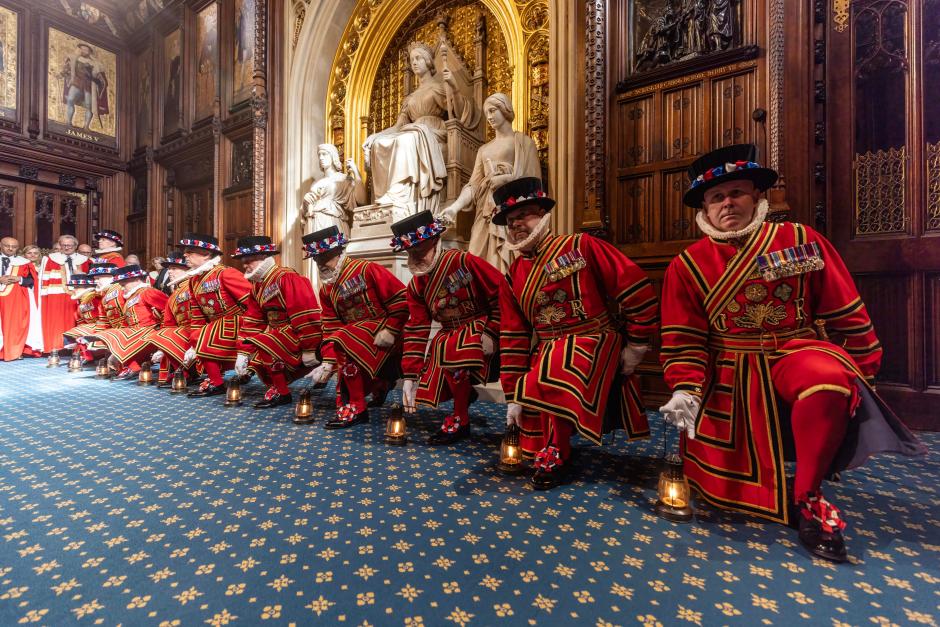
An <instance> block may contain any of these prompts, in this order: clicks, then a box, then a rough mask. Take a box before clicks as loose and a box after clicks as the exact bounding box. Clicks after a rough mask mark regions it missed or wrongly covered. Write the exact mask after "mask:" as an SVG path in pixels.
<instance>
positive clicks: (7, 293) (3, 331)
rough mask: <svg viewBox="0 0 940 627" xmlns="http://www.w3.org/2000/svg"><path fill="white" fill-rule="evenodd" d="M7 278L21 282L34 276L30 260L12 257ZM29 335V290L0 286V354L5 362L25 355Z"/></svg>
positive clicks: (17, 286) (17, 285)
mask: <svg viewBox="0 0 940 627" xmlns="http://www.w3.org/2000/svg"><path fill="white" fill-rule="evenodd" d="M9 259H10V261H9V263H8V264H7V265H8V267H7V271H6V275H5V276H15V277H19V279H20V281H22V280H23V279H27V278H28V277H30V276H32V275H31V274H30V271H29V266H30V265H32V264H30V262H29V260H28V259H26V258H25V257H10V258H9ZM28 333H29V289H28V288H25V287H23V286H22V285H19V284H17V283H11V284H10V285H0V348H2V350H0V354H2V356H3V361H14V360H16V359H19V358H20V357H21V356H22V354H23V347H24V346H26V336H27V334H28Z"/></svg>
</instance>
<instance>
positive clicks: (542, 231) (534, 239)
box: [506, 213, 552, 252]
mask: <svg viewBox="0 0 940 627" xmlns="http://www.w3.org/2000/svg"><path fill="white" fill-rule="evenodd" d="M551 226H552V214H551V213H546V214H545V215H544V216H542V219H541V220H539V223H538V224H536V225H535V228H534V229H532V232H531V233H529V236H528V237H526V238H525V239H524V240H522V241H521V242H519V243H518V244H513V243H512V242H510V241H509V240H506V248H508V249H509V250H511V251H513V252H526V251H528V250H531V249H533V248H535V247H536V246H538V244H539V242H541V241H542V240H543V239H545V236H546V235H548V231H549V228H551Z"/></svg>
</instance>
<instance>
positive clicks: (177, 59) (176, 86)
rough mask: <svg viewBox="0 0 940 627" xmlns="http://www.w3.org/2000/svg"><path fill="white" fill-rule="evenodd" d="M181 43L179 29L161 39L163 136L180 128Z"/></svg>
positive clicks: (181, 104)
mask: <svg viewBox="0 0 940 627" xmlns="http://www.w3.org/2000/svg"><path fill="white" fill-rule="evenodd" d="M181 52H182V48H181V41H180V31H179V29H177V30H175V31H173V32H172V33H170V34H168V35H167V36H166V37H164V38H163V81H164V82H163V134H164V135H169V134H170V133H172V132H173V131H175V130H177V129H179V127H180V112H181V108H182V106H183V103H182V93H183V92H182V89H181V87H182V85H181V84H180V82H181V81H182V76H181V71H182V67H181V65H182V63H181V58H182V57H181Z"/></svg>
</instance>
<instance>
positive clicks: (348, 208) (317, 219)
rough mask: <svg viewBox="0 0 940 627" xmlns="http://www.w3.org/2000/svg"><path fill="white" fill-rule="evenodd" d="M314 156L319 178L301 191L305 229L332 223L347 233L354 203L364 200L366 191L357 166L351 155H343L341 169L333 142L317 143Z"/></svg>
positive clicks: (325, 226) (308, 229) (314, 228)
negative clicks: (344, 157) (348, 157)
mask: <svg viewBox="0 0 940 627" xmlns="http://www.w3.org/2000/svg"><path fill="white" fill-rule="evenodd" d="M317 158H318V159H319V161H320V171H321V172H323V178H321V179H319V180H318V181H316V182H315V183H314V184H313V185H312V186H311V187H310V191H309V192H307V193H306V194H304V214H303V215H304V219H305V220H306V230H305V232H307V233H310V232H312V231H319V230H320V229H325V228H327V227H330V226H333V225H334V224H335V225H336V226H338V227H339V230H340V231H342V232H343V233H344V234H346V235H349V224H350V222H351V221H352V212H353V209H355V208H356V206H357V205H364V204H366V191H365V186H364V185H363V184H362V176H361V175H360V173H359V168H358V167H357V166H356V163H355V162H354V161H353V160H352V159H347V160H346V171H345V172H344V171H343V165H342V163H341V162H340V160H339V150H337V149H336V146H334V145H333V144H320V145H319V146H317Z"/></svg>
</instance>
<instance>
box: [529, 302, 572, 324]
mask: <svg viewBox="0 0 940 627" xmlns="http://www.w3.org/2000/svg"><path fill="white" fill-rule="evenodd" d="M564 319H565V309H564V307H560V306H558V305H555V304H554V303H553V304H550V305H546V306H545V307H542V308H541V309H539V311H538V313H537V314H536V316H535V321H536V322H538V323H539V324H547V325H552V324H555V323H556V322H561V321H562V320H564Z"/></svg>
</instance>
